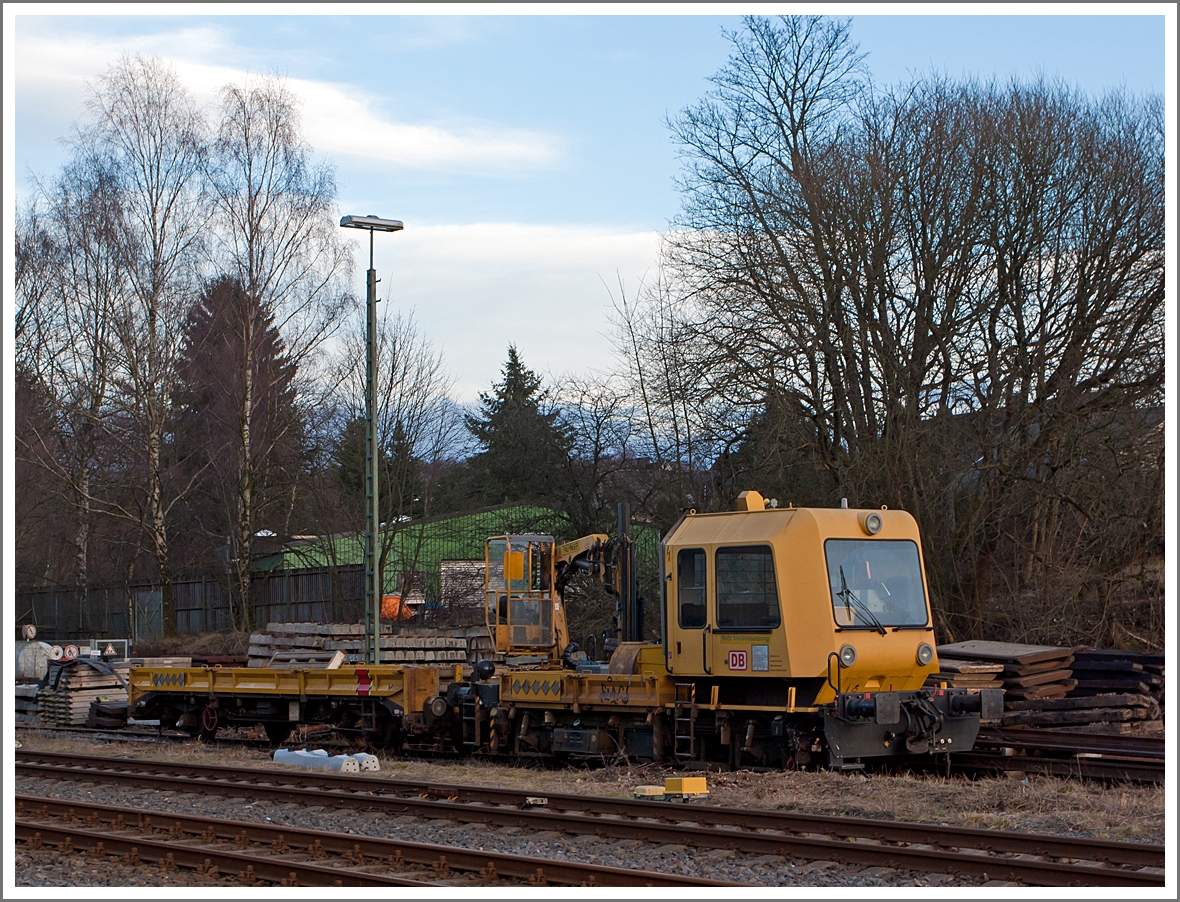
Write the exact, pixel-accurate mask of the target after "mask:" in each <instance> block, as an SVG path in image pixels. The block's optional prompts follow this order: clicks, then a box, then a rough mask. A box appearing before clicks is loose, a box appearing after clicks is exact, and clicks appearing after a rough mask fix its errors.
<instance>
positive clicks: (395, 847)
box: [15, 795, 745, 887]
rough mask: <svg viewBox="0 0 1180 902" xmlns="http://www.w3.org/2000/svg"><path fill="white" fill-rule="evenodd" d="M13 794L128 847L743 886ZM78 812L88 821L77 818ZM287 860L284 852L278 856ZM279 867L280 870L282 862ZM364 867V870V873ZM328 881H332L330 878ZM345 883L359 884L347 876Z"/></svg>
mask: <svg viewBox="0 0 1180 902" xmlns="http://www.w3.org/2000/svg"><path fill="white" fill-rule="evenodd" d="M15 801H16V817H17V822H18V823H22V824H25V825H26V829H25V834H26V835H27V834H28V829H30V828H35V829H37V830H42V831H44V830H45V829H51V830H58V831H62V832H68V831H71V830H73V829H75V827H76V828H77V829H78V830H80V831H83V832H85V831H89V832H94V833H97V835H99V837H100V838H105V837H106V836H116V837H118V838H119V839H120V840H121V841H123V843H124V846H128V845H130V844H134V843H136V842H140V841H141V840H142V839H143V838H147V839H152V838H153V836H152V835H151V834H153V833H157V832H162V831H166V832H167V833H168V835H169V840H168V843H169V850H171V851H173V852H175V849H173V848H172V845H173V844H176V843H184V842H189V843H191V842H193V841H194V840H196V841H198V842H199V843H200V845H199V846H196V847H191V846H190V847H185V846H183V845H182V848H196V850H197V851H198V852H200V853H201V854H203V855H206V856H208V854H209V852H210V851H224V850H218V849H216V848H215V847H214V846H213V845H212V844H214V843H217V842H232V843H235V844H236V845H237V846H238V848H237V849H236V850H235V852H237V853H240V854H248V853H247V852H246V851H245V849H244V848H243V847H244V846H246V845H248V844H253V845H265V846H266V847H267V848H266V849H265V850H264V854H265V857H266V859H267V860H274V859H275V858H276V856H279V855H284V854H308V855H311V856H312V857H313V858H320V857H322V856H324V855H335V856H337V857H339V858H340V859H343V860H347V862H348V866H347V867H346V868H344V869H343V870H344V872H347V873H352V872H353V870H355V869H356V868H359V867H361V866H362V865H365V866H377V867H383V866H388V863H390V862H397V863H398V864H397V867H403V866H406V865H422V866H425V867H427V868H430V869H431V870H432V871H433V872H435V873H436V874H441V873H445V872H447V871H463V872H471V873H475V874H479V875H480V876H481V877H483V878H484V879H487V878H488V877H489V875H496V877H497V879H501V880H502V879H504V878H513V879H517V880H520V881H522V882H525V883H531V884H532V885H538V886H539V885H542V884H547V883H551V884H556V885H563V886H729V887H737V886H744V885H745V884H739V883H731V882H726V881H722V880H708V879H704V878H700V877H688V876H683V875H679V874H662V873H656V872H653V871H640V870H629V869H626V868H614V867H607V866H605V865H595V864H582V863H579V862H571V861H557V860H553V859H547V858H537V857H532V856H524V855H512V854H508V853H502V852H489V851H484V850H479V851H474V850H470V849H464V848H460V847H457V846H443V845H433V844H428V843H417V842H410V841H405V840H397V839H386V838H376V837H368V836H361V835H357V834H352V833H347V834H342V833H333V832H330V831H323V830H306V829H303V828H299V827H291V826H286V825H275V824H261V823H257V822H255V821H232V820H224V819H221V818H209V817H199V816H196V815H178V814H167V813H161V812H151V813H150V814H146V813H144V812H143V811H142V810H140V809H132V808H125V807H119V806H116V805H101V804H97V803H92V802H74V801H63V800H61V799H49V798H42V797H40V796H26V795H17V796H16V797H15ZM46 817H53V818H55V819H58V820H64V821H66V822H67V823H66V824H65V825H64V826H63V825H61V824H56V823H48V824H46V823H45V821H44V819H45V818H46ZM79 819H81V820H83V821H84V823H83V824H76V821H78V820H79ZM111 829H113V830H115V831H126V830H133V829H134V830H139V831H140V833H141V836H132V837H129V836H127V835H126V834H125V833H123V832H116V833H114V834H112V833H110V832H109V831H110V830H111ZM43 836H44V832H43ZM108 845H109V844H108ZM141 851H142V850H141ZM258 854H263V853H258ZM198 859H200V855H196V856H195V857H193V856H190V859H189V860H196V861H197V863H198V864H200V863H202V862H201V861H200V860H198ZM177 860H179V856H177ZM285 862H286V860H285V859H284V860H283V861H282V862H281V863H285ZM206 867H207V865H206ZM322 867H326V868H329V869H330V870H331V871H332V872H333V873H334V874H336V875H337V876H338V875H339V873H340V872H341V868H340V867H339V866H332V865H330V864H329V863H327V862H325V863H322ZM279 870H280V871H281V870H282V868H280V869H279ZM255 872H256V873H259V868H258V867H255ZM360 873H361V876H362V877H364V875H365V874H364V872H360ZM279 877H280V878H289V875H288V874H286V873H280V874H279ZM375 877H379V878H380V879H375V880H374V881H372V882H371V883H370V884H369V885H416V886H422V885H424V883H423V882H422V881H421V880H407V879H406V878H395V880H396V881H397V882H395V881H394V880H391V879H390V878H388V877H386V876H383V875H379V874H378V875H375ZM431 882H442V881H431ZM323 885H328V886H330V885H332V884H330V883H328V884H323ZM346 885H349V886H354V885H361V884H356V883H348V884H346Z"/></svg>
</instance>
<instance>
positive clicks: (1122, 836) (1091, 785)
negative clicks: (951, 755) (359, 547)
mask: <svg viewBox="0 0 1180 902" xmlns="http://www.w3.org/2000/svg"><path fill="white" fill-rule="evenodd" d="M20 740H21V742H22V743H24V747H25V748H28V749H34V750H44V751H60V752H74V753H80V754H98V755H131V756H133V757H136V758H148V759H159V760H167V761H176V762H192V763H201V764H219V765H233V764H239V765H242V766H247V767H267V766H270V767H277V766H278V765H275V764H273V762H271V760H270V756H269V754H268V753H267V752H266V751H265V750H262V749H248V748H241V747H236V746H233V745H231V744H228V743H226V744H222V745H213V746H208V745H201V744H199V743H196V742H191V743H166V744H159V745H154V744H148V743H144V742H111V743H106V742H103V743H95V742H93V741H90V742H84V741H71V740H67V739H63V738H60V737H58V736H55V735H53V734H51V733H39V732H37V731H22V732H21V733H20ZM312 747H314V746H312ZM381 757H382V764H381V767H382V769H381V771H380V772H379V773H378V774H376V775H375V777H377V778H381V777H386V778H394V779H413V780H422V781H428V782H437V783H461V784H469V785H478V786H496V787H501V788H505V789H517V790H525V791H528V792H535V793H545V792H574V793H580V794H585V795H600V796H612V797H616V798H618V797H629V796H630V794H631V790H632V789H633V788H634V787H635V786H637V785H640V784H644V783H654V784H660V783H663V781H664V779H665V777H667V776H671V775H673V774H674V773H676V772H674V771H672V770H668V769H665V768H660V767H655V766H650V765H649V766H638V767H630V768H621V767H611V766H602V767H596V768H581V769H574V768H569V769H565V770H545V769H541V768H537V767H524V766H513V765H506V764H491V763H487V762H483V761H445V762H432V761H424V760H416V759H406V758H396V759H395V758H390V757H388V756H386V755H382V756H381ZM708 782H709V803H710V804H714V805H723V806H726V807H733V808H763V809H772V810H773V809H778V810H782V811H796V812H800V813H807V814H828V815H837V816H844V817H869V818H891V819H897V820H903V821H911V822H914V823H934V824H947V825H955V826H964V827H978V828H984V829H992V830H1017V831H1027V832H1033V833H1048V834H1054V835H1071V836H1093V837H1099V838H1105V839H1117V840H1134V841H1138V842H1150V843H1160V844H1162V843H1163V842H1164V799H1165V796H1164V789H1163V787H1162V786H1150V785H1136V784H1114V785H1106V784H1103V783H1099V782H1093V781H1083V780H1074V779H1060V778H1057V777H1041V776H1035V775H1030V776H1029V777H1028V778H1027V780H1021V779H1014V778H1011V777H994V778H993V777H989V778H983V779H977V780H968V779H965V778H963V777H953V778H951V779H949V780H946V779H942V778H939V777H935V776H931V775H923V774H903V775H888V776H886V775H864V774H851V775H849V774H837V773H830V772H827V771H820V772H809V773H800V772H793V773H755V772H752V771H737V772H732V773H710V774H708ZM698 804H699V803H698Z"/></svg>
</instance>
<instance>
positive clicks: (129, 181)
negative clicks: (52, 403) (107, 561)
mask: <svg viewBox="0 0 1180 902" xmlns="http://www.w3.org/2000/svg"><path fill="white" fill-rule="evenodd" d="M87 112H88V120H87V121H86V122H84V123H83V124H82V125H80V126H79V127H78V129H77V133H76V135H75V138H74V139H73V141H72V146H73V148H74V151H75V153H76V155H77V156H79V157H80V158H83V159H90V160H94V161H95V163H96V166H98V167H99V169H100V170H101V171H103V172H105V173H109V177H110V178H111V179H113V180H114V183H115V184H116V185H117V187H118V196H119V203H120V208H121V215H120V217H119V220H118V229H117V231H116V232H115V233H114V234H113V235H112V236H111V239H112V241H113V242H114V246H115V248H116V252H117V254H118V256H119V258H120V259H119V263H120V268H121V272H122V277H123V278H124V279H125V280H126V287H125V290H123V291H121V292H120V293H119V295H118V297H117V298H115V299H114V309H113V310H112V311H111V332H112V338H113V342H112V343H113V346H114V347H115V348H116V353H115V355H114V356H113V359H112V364H111V368H110V375H109V378H110V388H111V393H110V401H111V412H110V416H109V417H108V419H107V423H108V427H107V431H108V433H109V434H111V435H112V436H114V437H115V438H116V439H117V440H118V441H119V442H121V444H122V448H123V453H124V454H125V455H126V458H125V463H126V464H127V466H128V469H129V470H131V471H133V472H136V473H138V474H139V476H140V478H141V479H142V481H143V489H142V507H141V510H142V522H143V527H144V529H145V531H146V533H147V535H148V537H149V544H150V548H151V552H152V555H153V558H154V559H155V563H156V570H157V573H158V576H159V579H160V583H161V590H162V596H163V619H164V629H165V632H166V633H168V634H169V635H172V634H175V632H176V612H175V607H174V604H173V598H172V585H171V583H172V563H171V560H170V554H169V539H168V519H169V517H168V514H169V510H170V508H171V506H172V504H174V503H175V497H176V495H175V493H173V491H172V489H171V487H170V486H169V483H168V468H169V463H170V460H169V457H170V455H171V453H172V449H171V448H170V447H169V437H168V420H169V415H170V402H171V396H172V390H173V386H174V383H175V375H176V357H177V352H178V349H179V347H180V341H181V336H182V332H181V330H179V329H177V328H176V325H177V323H179V322H182V321H183V319H184V314H185V312H186V310H187V304H188V302H189V300H190V298H191V295H192V289H193V287H194V286H195V284H196V277H197V272H198V266H199V261H200V259H201V256H202V251H203V247H202V242H203V237H204V226H205V223H206V221H207V215H206V212H205V209H206V208H205V205H204V204H203V202H202V196H201V194H202V192H201V165H202V156H203V153H204V137H203V128H204V125H203V122H202V120H201V117H200V115H199V113H198V112H197V110H196V108H195V106H194V105H193V102H192V100H191V98H190V97H189V96H188V93H187V92H186V91H185V89H184V87H183V86H182V85H181V84H180V82H179V80H178V79H177V77H176V75H175V73H174V72H173V71H172V70H171V69H170V68H168V67H167V66H166V65H165V64H164V63H163V62H161V61H159V60H156V59H145V58H143V57H135V58H127V57H125V58H123V59H121V60H119V61H118V62H117V63H115V64H114V65H113V66H112V67H111V68H110V69H109V70H108V72H107V73H106V74H105V75H103V76H102V77H101V78H99V79H98V80H97V82H96V84H95V86H94V89H93V93H92V96H91V98H90V99H89V101H88V102H87ZM133 461H134V463H132V462H133Z"/></svg>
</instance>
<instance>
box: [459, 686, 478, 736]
mask: <svg viewBox="0 0 1180 902" xmlns="http://www.w3.org/2000/svg"><path fill="white" fill-rule="evenodd" d="M459 723H460V728H461V730H462V735H463V745H464V747H466V748H478V747H479V697H478V696H477V695H474V694H472V695H464V696H460V697H459Z"/></svg>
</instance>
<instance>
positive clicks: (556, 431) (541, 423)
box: [466, 345, 571, 505]
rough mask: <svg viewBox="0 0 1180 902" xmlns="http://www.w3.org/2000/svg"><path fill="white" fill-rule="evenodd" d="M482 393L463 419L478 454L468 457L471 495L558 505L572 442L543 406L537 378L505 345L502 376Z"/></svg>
mask: <svg viewBox="0 0 1180 902" xmlns="http://www.w3.org/2000/svg"><path fill="white" fill-rule="evenodd" d="M492 389H493V390H492V392H491V393H490V394H489V393H487V392H481V393H480V396H479V414H478V415H469V416H467V417H466V424H467V428H468V430H470V432H471V434H472V435H473V436H475V439H476V440H477V441H478V442H479V445H480V447H481V449H482V450H481V451H480V453H478V454H476V455H474V456H473V457H472V458H471V460H470V461H469V476H470V479H471V481H470V486H471V499H472V501H473V502H474V503H476V504H481V505H493V504H505V503H511V502H532V503H539V504H550V505H561V503H562V501H563V499H564V491H563V489H564V485H565V482H566V476H567V472H568V463H569V455H570V448H571V441H570V436H569V433H568V430H566V429H565V427H564V426H563V425H562V424H561V422H560V420H559V417H558V411H556V410H546V409H545V393H544V392H543V390H542V387H541V377H540V376H538V375H537V374H536V373H534V372H533V371H532V370H530V369H529V368H528V367H526V366H525V365H524V362H523V361H522V360H521V359H520V355H519V354H518V353H517V350H516V347H515V346H513V345H509V347H508V360H507V362H506V363H505V364H504V369H503V379H502V381H500V382H498V383H495V384H494V385H493V386H492Z"/></svg>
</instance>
